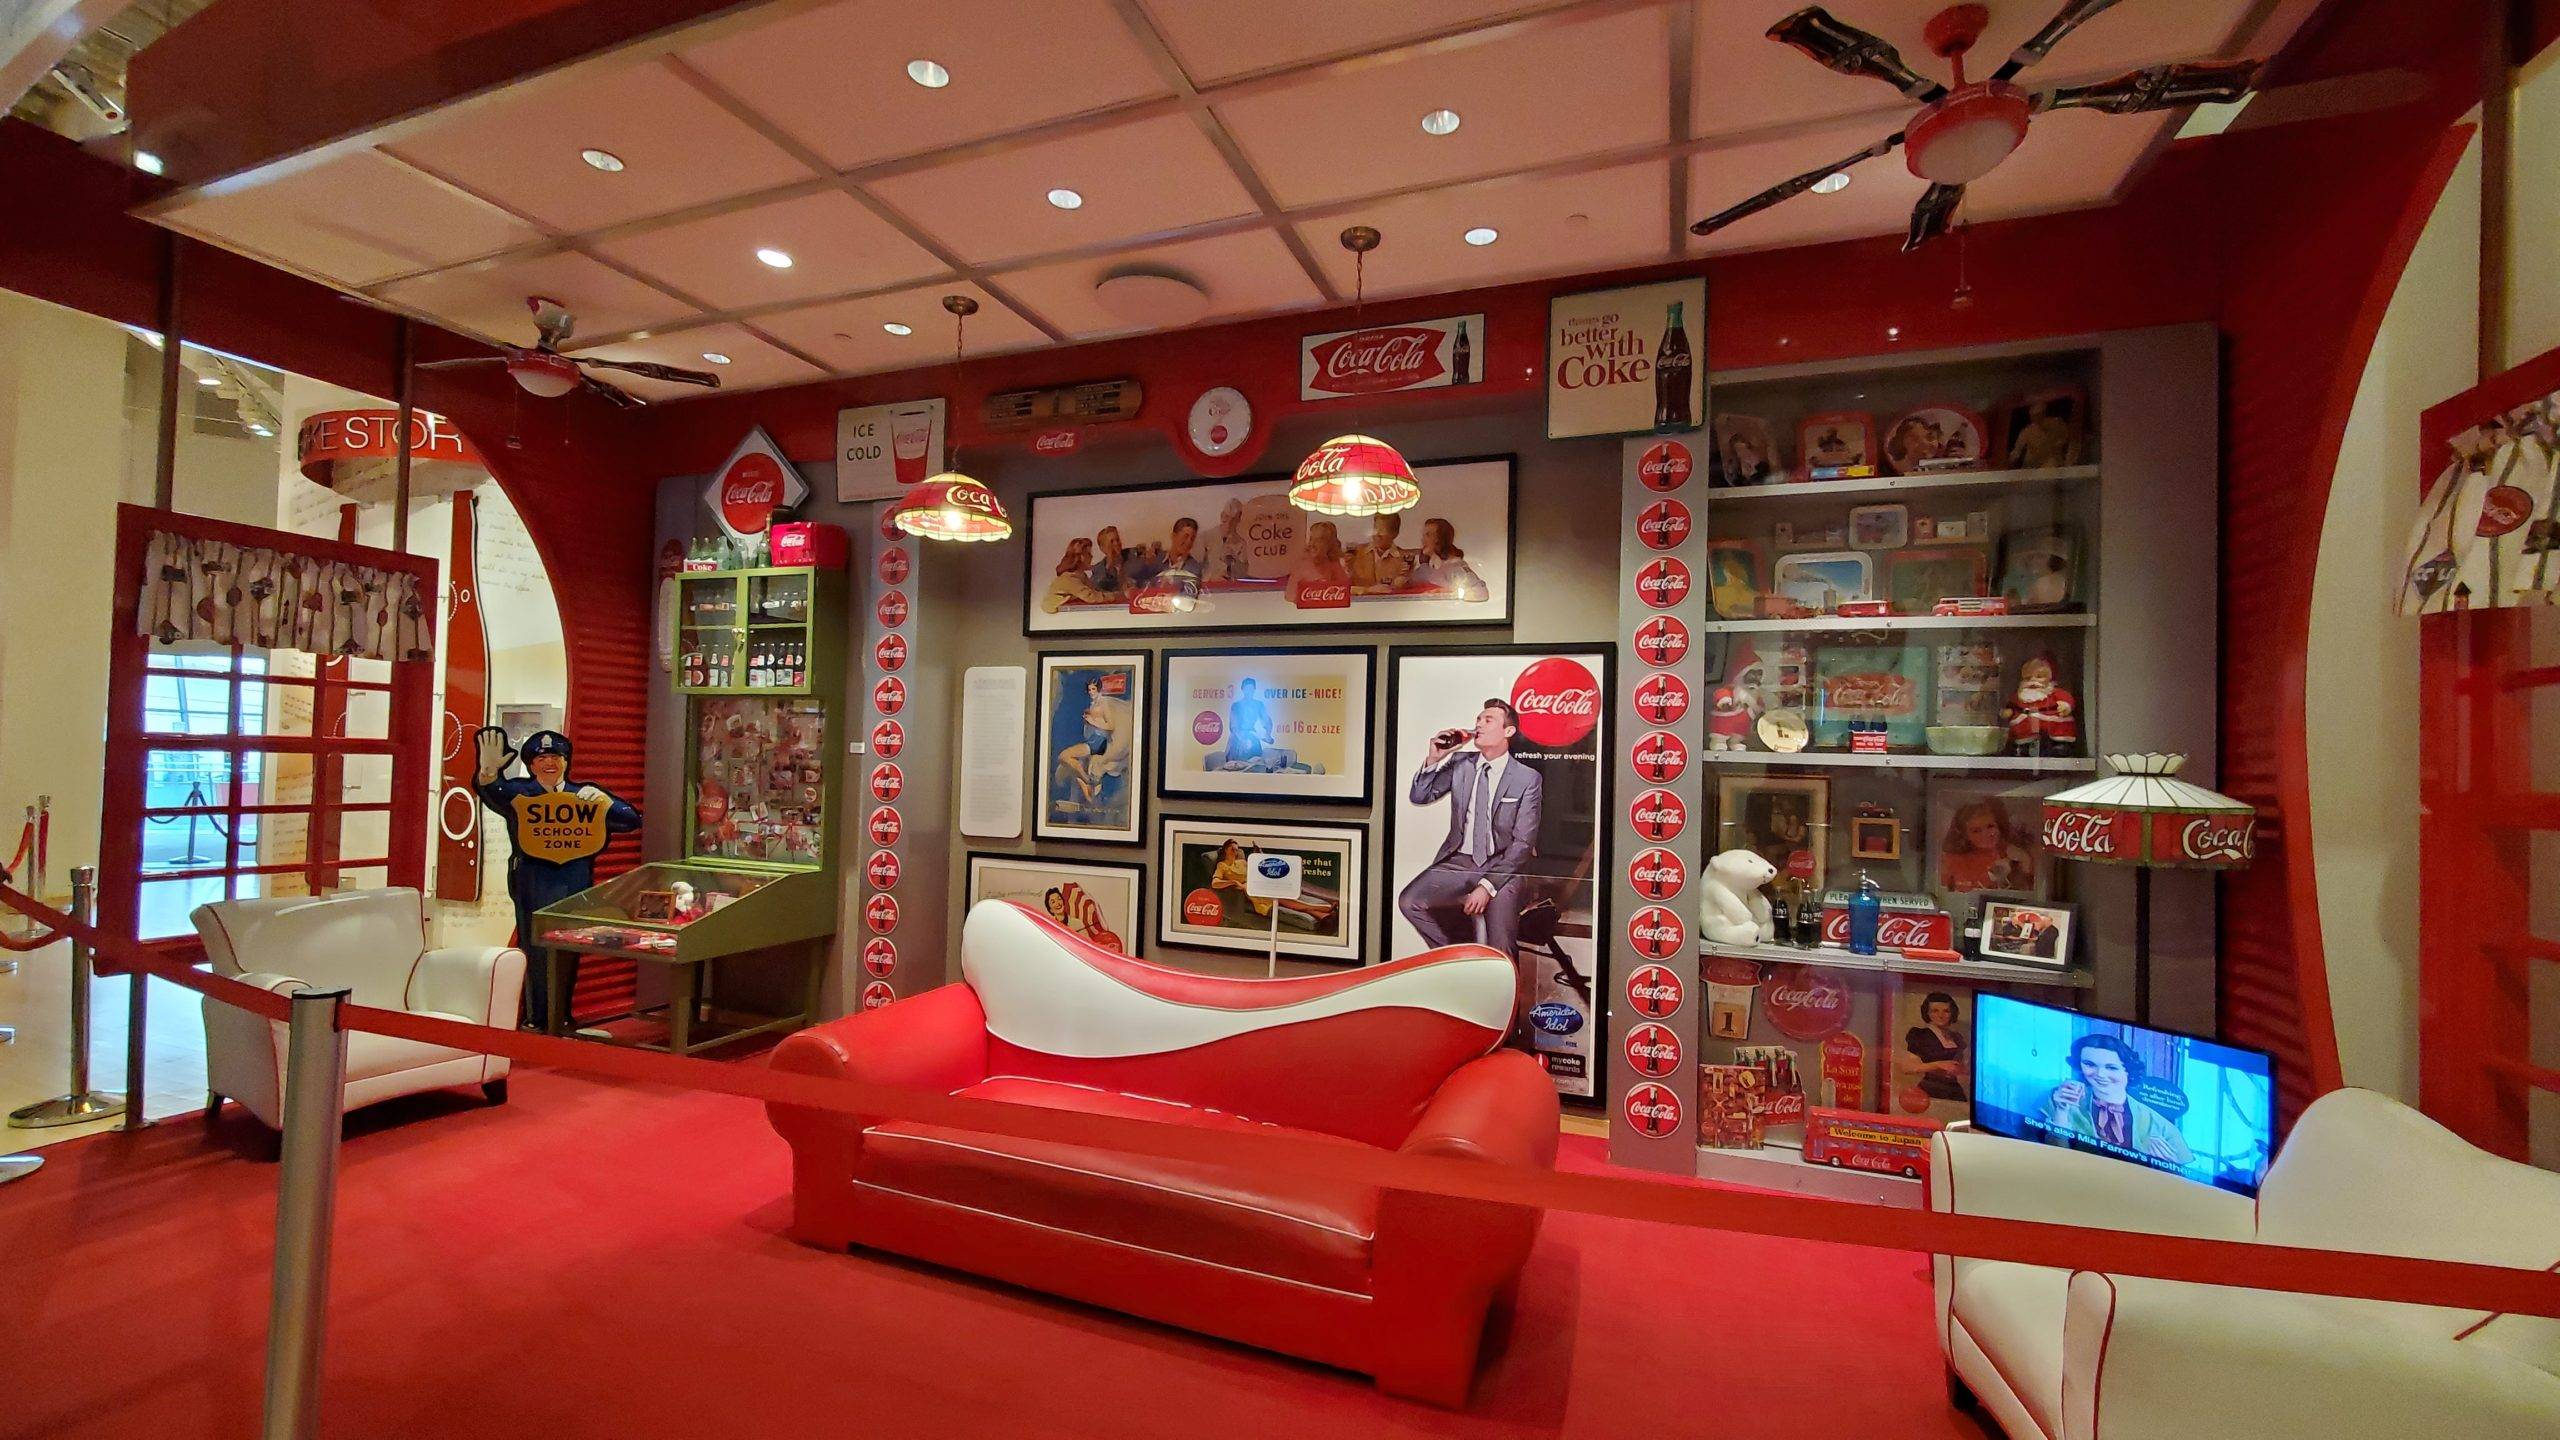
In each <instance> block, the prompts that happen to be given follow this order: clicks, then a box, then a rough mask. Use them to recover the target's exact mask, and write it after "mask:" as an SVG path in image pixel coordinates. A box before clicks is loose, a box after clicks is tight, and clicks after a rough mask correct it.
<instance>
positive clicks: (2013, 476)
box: [1707, 465, 2098, 505]
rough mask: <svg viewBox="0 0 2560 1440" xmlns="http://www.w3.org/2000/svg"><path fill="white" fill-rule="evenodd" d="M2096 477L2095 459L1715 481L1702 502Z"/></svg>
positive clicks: (2020, 485)
mask: <svg viewBox="0 0 2560 1440" xmlns="http://www.w3.org/2000/svg"><path fill="white" fill-rule="evenodd" d="M2097 478H2098V467H2097V466H2095V465H2066V466H2063V467H2061V468H2059V469H2053V470H1970V471H1957V472H1955V473H1952V474H1939V475H1877V476H1873V477H1870V478H1867V479H1861V480H1807V481H1802V482H1793V481H1781V482H1780V483H1778V484H1775V485H1718V486H1714V487H1711V488H1710V489H1709V490H1708V491H1707V503H1708V504H1710V505H1721V504H1723V503H1725V502H1726V501H1728V500H1730V501H1736V502H1746V501H1759V500H1778V501H1784V500H1824V499H1832V498H1837V497H1839V496H1844V495H1933V494H1950V493H1956V492H1961V491H1969V490H2032V489H2038V488H2042V487H2046V486H2054V485H2078V484H2085V483H2087V482H2089V481H2092V480H2095V479H2097Z"/></svg>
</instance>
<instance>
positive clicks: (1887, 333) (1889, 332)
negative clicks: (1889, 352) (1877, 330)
mask: <svg viewBox="0 0 2560 1440" xmlns="http://www.w3.org/2000/svg"><path fill="white" fill-rule="evenodd" d="M1884 338H1886V339H1887V340H1899V339H1901V338H1902V327H1901V326H1899V325H1887V326H1886V327H1884Z"/></svg>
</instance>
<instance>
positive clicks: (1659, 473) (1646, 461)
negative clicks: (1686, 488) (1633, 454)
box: [1636, 440, 1695, 493]
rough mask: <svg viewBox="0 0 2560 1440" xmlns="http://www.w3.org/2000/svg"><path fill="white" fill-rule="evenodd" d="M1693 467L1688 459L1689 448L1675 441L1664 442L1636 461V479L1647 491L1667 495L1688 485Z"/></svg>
mask: <svg viewBox="0 0 2560 1440" xmlns="http://www.w3.org/2000/svg"><path fill="white" fill-rule="evenodd" d="M1694 468H1695V466H1694V465H1693V463H1692V462H1691V461H1690V459H1689V447H1688V446H1686V445H1683V444H1681V443H1680V442H1679V441H1677V440H1665V441H1663V442H1661V443H1660V444H1658V445H1655V446H1654V447H1652V448H1651V449H1649V450H1647V451H1645V452H1644V455H1643V456H1642V457H1641V458H1640V459H1638V460H1637V461H1636V478H1637V479H1639V480H1642V481H1643V482H1644V488H1646V489H1647V490H1658V491H1662V492H1665V493H1668V492H1670V491H1673V490H1677V489H1679V488H1680V487H1681V486H1683V485H1686V484H1688V483H1689V472H1690V471H1691V470H1692V469H1694Z"/></svg>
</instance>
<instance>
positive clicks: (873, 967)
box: [862, 935, 898, 979]
mask: <svg viewBox="0 0 2560 1440" xmlns="http://www.w3.org/2000/svg"><path fill="white" fill-rule="evenodd" d="M862 968H863V969H865V970H867V971H869V972H870V973H871V974H873V975H874V976H877V977H880V978H883V979H885V978H887V977H888V976H890V975H893V974H895V973H897V969H898V942H897V941H895V940H892V939H890V938H889V937H888V936H886V935H874V936H872V937H871V938H870V939H868V940H866V941H864V942H862Z"/></svg>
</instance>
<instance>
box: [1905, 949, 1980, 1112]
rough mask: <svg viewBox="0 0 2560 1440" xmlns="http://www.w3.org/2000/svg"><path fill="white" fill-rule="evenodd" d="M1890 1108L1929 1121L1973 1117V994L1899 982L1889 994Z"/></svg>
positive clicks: (1946, 986) (1933, 983)
mask: <svg viewBox="0 0 2560 1440" xmlns="http://www.w3.org/2000/svg"><path fill="white" fill-rule="evenodd" d="M1893 1033H1894V1034H1896V1035H1897V1037H1898V1038H1897V1039H1896V1041H1895V1043H1894V1047H1893V1055H1892V1063H1893V1089H1892V1091H1891V1096H1892V1100H1893V1108H1894V1109H1896V1110H1899V1111H1901V1112H1902V1113H1903V1114H1905V1115H1926V1116H1928V1117H1930V1118H1931V1119H1933V1120H1963V1119H1967V1118H1970V1117H1971V1116H1972V1114H1973V992H1972V991H1970V990H1967V989H1964V988H1963V987H1961V986H1955V985H1949V984H1946V983H1945V982H1943V981H1929V982H1927V983H1915V982H1912V981H1910V980H1909V979H1907V978H1906V979H1905V981H1904V983H1902V984H1901V985H1900V986H1899V987H1898V988H1897V989H1896V990H1895V992H1894V997H1893Z"/></svg>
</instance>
